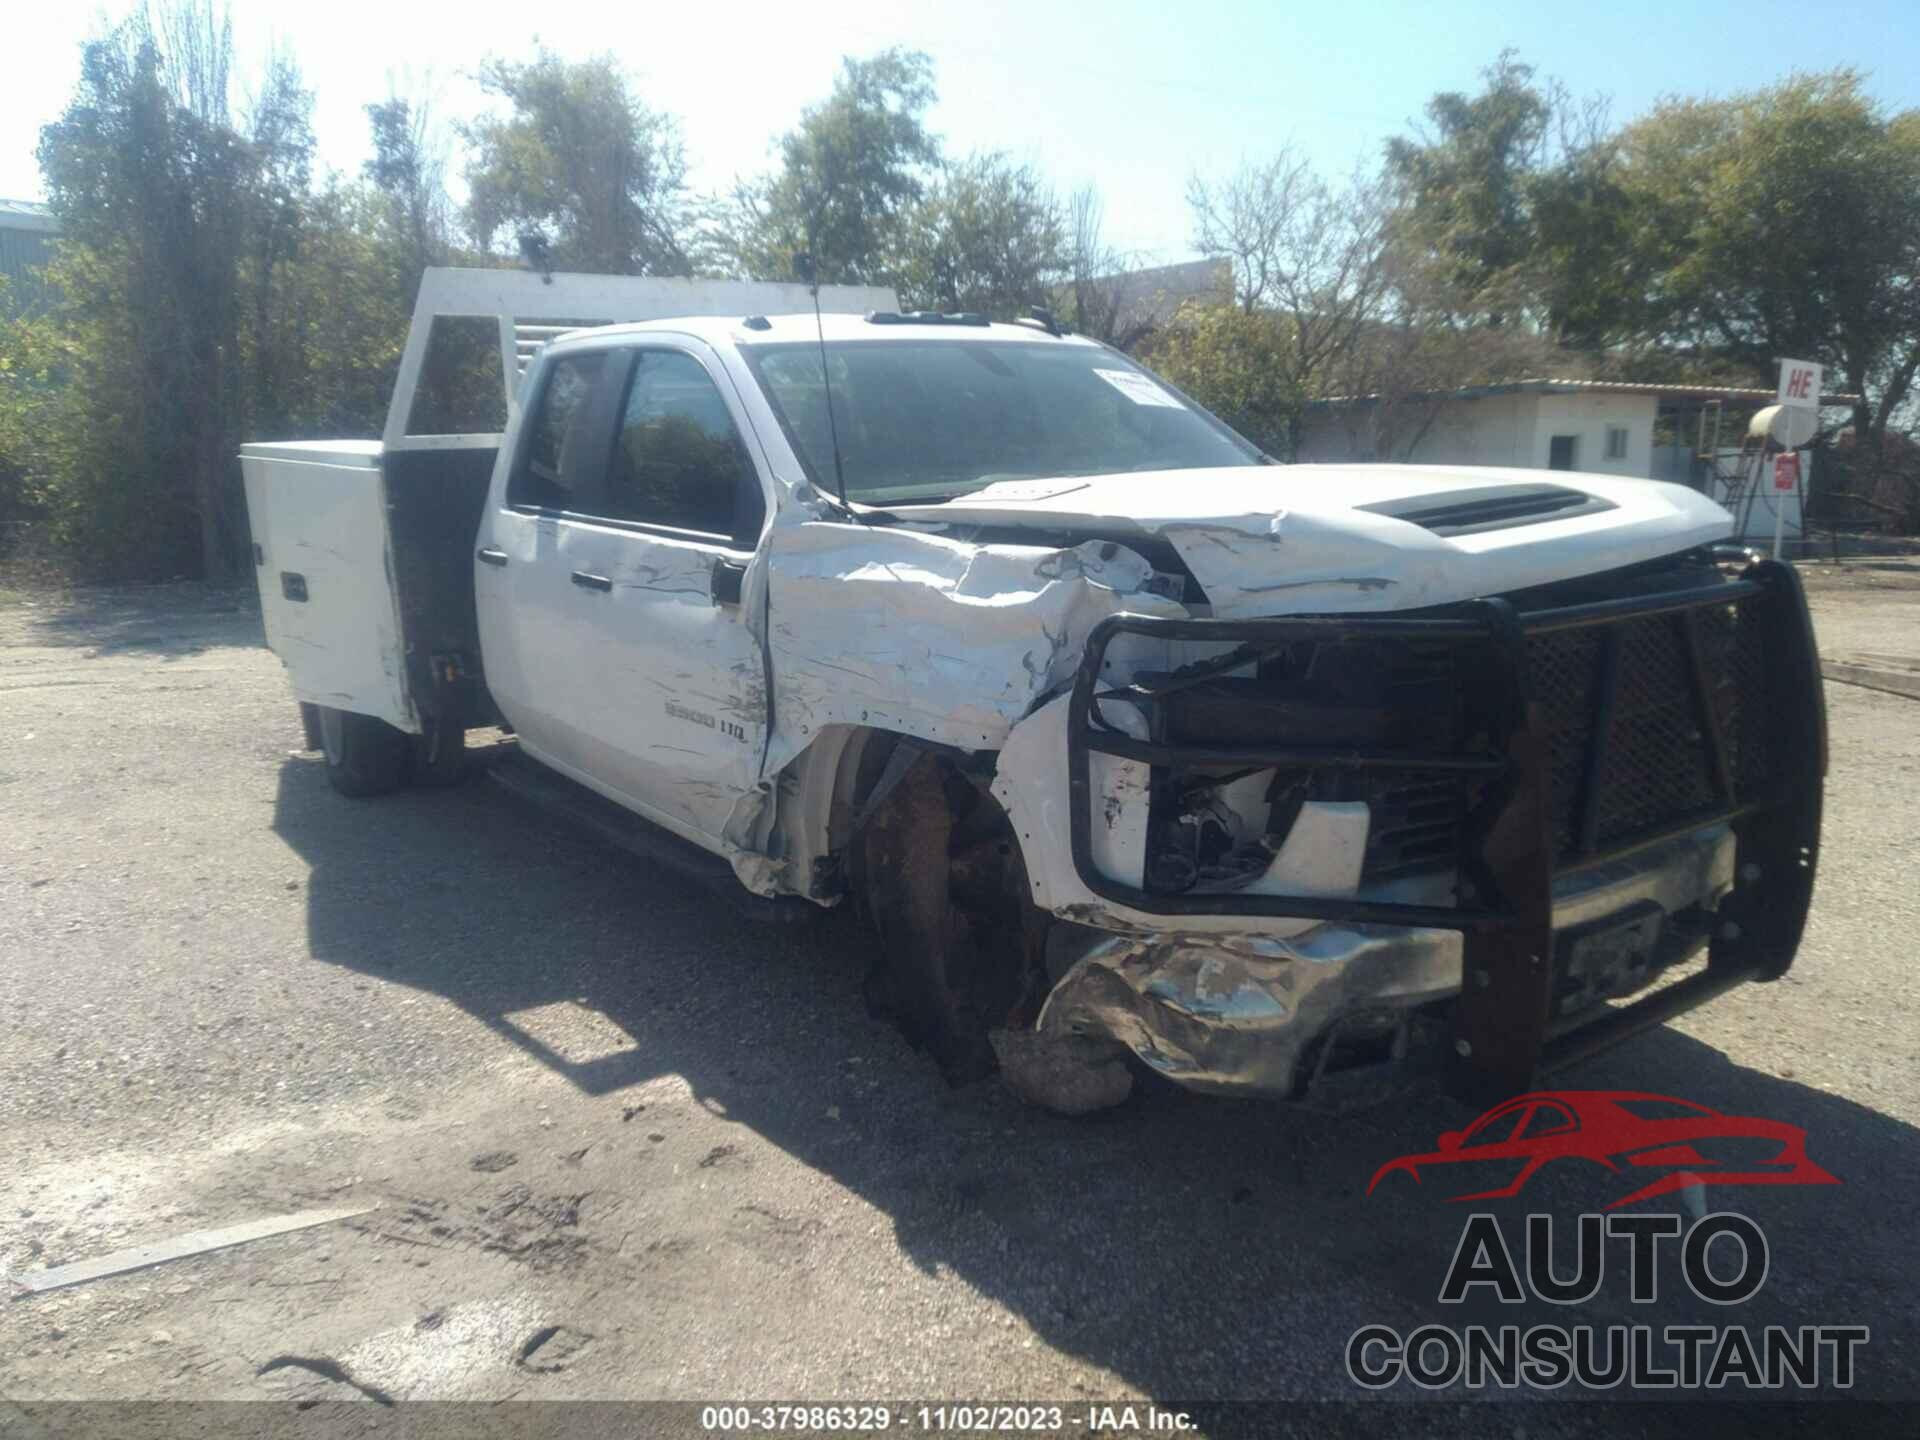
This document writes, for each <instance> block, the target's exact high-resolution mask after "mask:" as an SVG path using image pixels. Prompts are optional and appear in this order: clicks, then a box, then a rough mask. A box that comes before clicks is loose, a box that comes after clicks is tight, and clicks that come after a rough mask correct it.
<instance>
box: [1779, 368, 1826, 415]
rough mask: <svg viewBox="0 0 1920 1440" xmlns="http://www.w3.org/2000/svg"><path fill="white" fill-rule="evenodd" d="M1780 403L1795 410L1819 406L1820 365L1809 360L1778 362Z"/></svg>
mask: <svg viewBox="0 0 1920 1440" xmlns="http://www.w3.org/2000/svg"><path fill="white" fill-rule="evenodd" d="M1780 403H1781V404H1782V405H1790V406H1792V407H1793V408H1794V409H1796V410H1818V409H1819V408H1820V367H1819V366H1818V365H1815V364H1814V363H1813V362H1812V361H1810V360H1782V361H1781V362H1780Z"/></svg>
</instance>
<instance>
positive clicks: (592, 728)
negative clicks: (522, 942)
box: [477, 336, 766, 841]
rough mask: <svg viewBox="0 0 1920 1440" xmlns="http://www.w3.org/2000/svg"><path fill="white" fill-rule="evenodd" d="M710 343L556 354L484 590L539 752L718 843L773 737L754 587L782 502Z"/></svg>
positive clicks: (523, 730)
mask: <svg viewBox="0 0 1920 1440" xmlns="http://www.w3.org/2000/svg"><path fill="white" fill-rule="evenodd" d="M703 349H704V347H700V346H699V345H698V342H695V341H691V340H689V341H684V342H682V341H679V340H677V339H674V338H671V337H665V336H662V337H649V338H648V342H647V344H646V345H644V346H639V347H633V346H627V347H622V348H618V349H611V350H606V351H600V352H585V353H577V354H576V353H572V352H570V353H569V354H568V355H567V356H565V357H561V358H557V359H555V360H554V361H553V362H551V363H550V365H549V367H548V371H547V379H546V381H545V384H544V385H543V387H542V394H541V396H540V397H539V398H538V400H536V402H535V403H536V405H537V406H538V407H539V408H538V409H536V410H535V411H534V412H533V414H532V415H531V416H530V418H529V424H530V426H531V427H532V428H531V431H530V433H529V435H528V438H527V442H526V444H525V445H523V446H521V447H520V449H521V450H522V452H523V454H522V455H521V456H519V457H516V460H515V462H514V463H513V465H512V467H511V469H510V472H509V474H508V476H507V477H506V485H505V487H504V495H503V502H504V503H502V504H500V505H497V506H495V507H492V508H491V509H490V514H489V517H488V518H489V523H490V525H491V536H490V537H489V536H488V534H487V530H486V527H483V531H482V539H483V544H482V549H483V552H484V551H485V550H488V549H491V550H493V551H494V552H495V556H496V557H500V558H490V557H488V556H487V555H486V554H484V553H483V554H482V555H481V556H480V558H479V562H478V565H477V572H478V576H479V587H480V589H481V591H482V593H483V596H484V595H485V592H486V591H487V590H488V589H489V588H491V589H492V590H493V592H494V593H495V594H496V595H498V596H499V597H500V601H499V602H498V603H496V602H495V601H492V600H489V599H486V598H483V599H482V601H481V623H482V643H483V646H484V647H485V653H486V657H487V664H488V672H489V676H490V683H492V685H493V688H494V693H495V696H496V699H497V700H498V701H499V703H500V706H501V709H502V710H503V711H505V712H506V714H507V715H508V717H509V718H510V719H512V720H513V721H514V724H515V727H516V729H518V730H519V732H520V735H521V738H522V743H523V744H524V745H525V746H526V748H527V749H528V750H529V751H530V752H531V753H533V754H534V755H535V756H536V757H537V758H540V759H543V760H545V761H547V762H548V763H550V764H552V765H554V766H555V767H556V768H558V769H561V770H563V771H565V772H567V773H569V774H571V775H573V777H574V778H575V779H578V780H580V781H582V782H583V783H585V784H588V785H591V786H593V787H594V788H595V789H597V790H600V791H601V792H602V793H605V794H608V795H610V796H612V797H613V798H615V799H617V800H620V801H622V802H623V803H625V804H627V805H629V806H631V807H632V808H634V809H636V810H639V811H641V812H642V813H644V814H647V815H649V816H650V817H651V818H653V819H655V820H657V821H660V822H661V823H663V824H665V825H667V826H668V827H669V828H672V829H674V830H677V831H679V832H681V833H682V834H686V835H689V836H690V837H692V838H700V839H706V840H709V841H710V840H712V839H714V838H716V837H717V836H718V835H719V834H720V831H721V828H722V826H723V825H724V824H725V822H726V819H727V816H728V815H729V813H730V812H731V811H732V809H733V806H734V804H735V802H736V801H737V800H738V799H739V798H740V796H741V794H742V793H743V792H744V791H745V790H747V789H748V788H750V787H751V786H752V785H753V783H754V781H755V778H756V777H757V774H758V768H759V758H760V753H761V749H762V747H763V745H764V742H765V727H766V690H765V683H764V680H765V669H764V661H763V657H762V654H761V649H760V644H759V641H758V640H757V639H756V638H755V637H754V635H753V634H752V633H751V631H750V630H749V628H748V626H747V624H746V623H745V617H744V616H743V614H742V612H741V606H740V603H739V599H740V594H741V587H742V585H743V584H744V582H745V580H746V577H747V574H748V571H749V567H751V566H752V565H753V564H754V550H755V547H756V546H757V545H758V543H759V537H760V531H761V527H762V522H763V520H764V518H765V514H766V508H765V506H766V502H765V497H764V492H763V490H762V487H761V482H760V479H759V476H758V474H757V472H756V471H755V469H754V466H753V463H752V460H751V459H750V458H749V453H748V450H747V447H746V445H745V444H744V443H743V440H742V434H743V429H744V427H743V425H742V423H741V420H740V419H739V417H738V401H737V397H735V396H734V395H733V394H732V393H731V391H732V382H731V381H730V380H729V379H727V378H726V376H725V374H724V372H723V371H721V370H720V368H719V367H718V365H717V364H716V365H713V366H712V367H711V368H710V367H709V365H708V363H707V359H706V357H705V356H704V354H703V353H702V351H703ZM503 561H504V563H503ZM489 571H492V572H494V573H493V574H492V575H489V574H488V573H487V572H489ZM496 643H500V644H501V645H502V651H501V658H500V659H499V660H496V659H495V651H494V648H493V647H494V646H495V644H496ZM503 665H504V667H505V670H506V671H507V672H509V673H508V674H505V675H502V674H501V673H500V669H501V667H502V666H503ZM522 714H524V715H525V716H526V719H525V721H524V723H523V721H522V719H521V715H522Z"/></svg>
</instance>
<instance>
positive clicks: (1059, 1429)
mask: <svg viewBox="0 0 1920 1440" xmlns="http://www.w3.org/2000/svg"><path fill="white" fill-rule="evenodd" d="M700 1428H701V1429H703V1430H709V1431H714V1432H716V1433H721V1434H727V1433H741V1434H745V1433H748V1432H753V1431H784V1432H787V1433H792V1434H809V1433H821V1432H829V1433H830V1432H833V1431H882V1430H894V1429H913V1430H918V1431H923V1432H930V1433H934V1434H951V1433H955V1432H960V1433H979V1434H1015V1435H1070V1434H1094V1435H1098V1434H1128V1433H1140V1434H1163V1435H1172V1434H1181V1433H1183V1432H1187V1431H1191V1430H1193V1429H1194V1428H1195V1422H1194V1421H1193V1419H1192V1417H1190V1416H1189V1415H1188V1414H1187V1413H1186V1412H1185V1411H1182V1410H1172V1409H1165V1408H1162V1407H1161V1406H1157V1405H1105V1404H1102V1405H1084V1404H1083V1405H1076V1406H1071V1407H1069V1406H1065V1405H964V1404H960V1405H799V1404H782V1405H708V1406H704V1407H702V1409H701V1411H700Z"/></svg>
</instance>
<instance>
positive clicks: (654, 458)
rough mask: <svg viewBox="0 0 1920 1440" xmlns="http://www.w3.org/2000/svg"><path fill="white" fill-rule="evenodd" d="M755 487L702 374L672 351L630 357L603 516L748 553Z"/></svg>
mask: <svg viewBox="0 0 1920 1440" xmlns="http://www.w3.org/2000/svg"><path fill="white" fill-rule="evenodd" d="M764 509H765V507H764V504H763V502H762V500H761V495H760V482H759V480H758V478H757V477H756V475H755V474H754V469H753V462H752V460H751V459H749V458H748V455H747V447H746V446H745V445H744V444H742V443H741V440H740V432H739V431H738V430H737V429H735V428H734V424H733V417H732V416H731V415H730V414H728V412H727V404H726V401H725V400H723V399H722V398H721V395H720V390H719V388H718V387H717V386H716V385H715V384H714V383H713V378H712V377H711V376H709V375H708V374H707V372H706V369H705V367H704V366H702V365H701V364H700V362H699V361H698V360H696V359H694V358H693V356H691V355H687V354H684V353H682V352H680V351H677V350H643V351H641V352H640V353H639V354H638V355H637V356H635V357H634V366H633V378H632V379H631V380H630V381H629V382H628V385H627V398H626V404H625V405H624V406H623V407H622V410H621V417H620V428H619V432H618V434H617V435H616V436H615V437H614V442H613V456H612V464H611V467H610V469H609V471H608V475H607V494H606V502H605V513H606V515H607V516H608V517H609V518H611V519H615V520H629V521H637V522H639V523H641V524H646V525H659V526H664V527H668V528H671V529H675V530H688V531H693V532H695V533H697V534H699V535H703V536H713V537H715V538H717V539H724V540H726V541H728V542H730V543H732V542H734V541H736V540H737V541H738V543H740V544H742V545H744V546H747V547H749V548H750V547H752V546H753V545H755V544H756V543H758V541H759V538H760V522H761V519H762V516H763V513H764Z"/></svg>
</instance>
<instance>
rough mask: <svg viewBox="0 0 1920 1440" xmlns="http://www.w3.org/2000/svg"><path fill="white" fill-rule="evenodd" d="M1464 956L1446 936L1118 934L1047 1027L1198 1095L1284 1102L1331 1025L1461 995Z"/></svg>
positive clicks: (1383, 1019)
mask: <svg viewBox="0 0 1920 1440" xmlns="http://www.w3.org/2000/svg"><path fill="white" fill-rule="evenodd" d="M1460 957H1461V943H1460V936H1459V935H1458V934H1457V933H1455V932H1454V931H1451V930H1403V929H1390V928H1387V927H1384V926H1371V925H1352V926H1346V925H1317V926H1313V927H1311V928H1310V929H1309V930H1308V931H1307V932H1306V933H1303V934H1301V935H1299V936H1296V937H1294V938H1292V939H1285V938H1281V937H1277V936H1271V935H1260V936H1254V935H1242V936H1233V937H1227V936H1220V935H1213V934H1196V933H1169V934H1161V935H1152V936H1146V935H1142V936H1124V935H1116V936H1113V937H1111V938H1109V939H1107V940H1105V941H1102V942H1100V943H1099V944H1098V945H1096V946H1095V948H1094V949H1092V950H1091V951H1089V952H1088V954H1086V955H1085V956H1084V957H1083V958H1082V959H1080V960H1079V961H1078V962H1077V963H1076V964H1075V965H1074V967H1073V968H1072V969H1071V970H1069V971H1068V972H1067V974H1066V976H1065V978H1063V979H1062V980H1061V982H1060V983H1059V984H1058V985H1057V986H1055V987H1054V991H1053V993H1052V995H1050V996H1049V997H1048V999H1047V1004H1046V1008H1045V1009H1044V1010H1043V1011H1042V1012H1041V1016H1040V1028H1041V1029H1042V1030H1046V1031H1050V1032H1053V1033H1057V1034H1065V1035H1085V1036H1097V1037H1104V1038H1106V1039H1110V1040H1115V1041H1118V1042H1119V1043H1120V1044H1122V1045H1125V1046H1126V1047H1127V1048H1128V1049H1130V1050H1132V1051H1133V1053H1134V1054H1135V1055H1137V1056H1139V1057H1140V1059H1141V1060H1142V1061H1143V1062H1145V1064H1147V1065H1148V1066H1149V1067H1151V1068H1152V1069H1154V1070H1157V1071H1159V1072H1160V1073H1161V1074H1163V1075H1165V1076H1167V1077H1168V1078H1169V1079H1171V1080H1176V1081H1178V1082H1179V1083H1180V1084H1182V1085H1185V1086H1187V1087H1189V1088H1192V1089H1196V1090H1208V1091H1215V1092H1219V1093H1228V1094H1240V1095H1262V1096H1268V1097H1272V1098H1276V1099H1277V1098H1284V1097H1287V1096H1290V1095H1292V1094H1293V1093H1294V1091H1295V1088H1296V1082H1297V1080H1299V1079H1300V1078H1301V1077H1300V1075H1299V1069H1300V1065H1301V1062H1302V1060H1303V1059H1304V1058H1305V1056H1306V1054H1307V1052H1308V1050H1309V1047H1310V1046H1312V1044H1313V1042H1314V1041H1316V1040H1317V1039H1319V1038H1320V1037H1321V1036H1322V1035H1324V1034H1326V1032H1327V1030H1328V1028H1329V1027H1330V1026H1331V1025H1333V1024H1334V1023H1335V1022H1336V1021H1338V1020H1340V1019H1341V1018H1342V1017H1344V1016H1348V1015H1350V1014H1352V1013H1353V1011H1354V1010H1355V1008H1356V1007H1365V1008H1366V1009H1367V1010H1368V1011H1369V1012H1373V1014H1374V1016H1375V1017H1377V1019H1378V1021H1379V1023H1383V1024H1390V1023H1391V1022H1392V1019H1393V1018H1394V1017H1395V1016H1396V1015H1397V1014H1398V1013H1399V1012H1403V1011H1406V1010H1409V1009H1412V1008H1414V1007H1417V1006H1419V1005H1422V1004H1425V1003H1427V1002H1429V1001H1433V1000H1440V999H1444V998H1445V997H1447V996H1449V995H1453V994H1457V993H1458V992H1459V989H1460V965H1461V958H1460Z"/></svg>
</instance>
